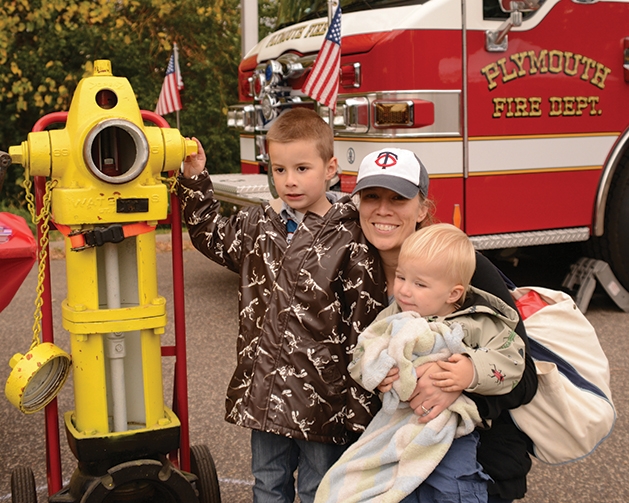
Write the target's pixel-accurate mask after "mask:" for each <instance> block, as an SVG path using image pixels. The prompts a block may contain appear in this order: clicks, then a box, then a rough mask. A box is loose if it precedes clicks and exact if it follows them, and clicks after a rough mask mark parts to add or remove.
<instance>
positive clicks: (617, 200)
mask: <svg viewBox="0 0 629 503" xmlns="http://www.w3.org/2000/svg"><path fill="white" fill-rule="evenodd" d="M592 241H593V245H594V251H595V256H596V257H597V258H602V259H603V260H605V261H606V262H607V263H608V264H609V266H610V267H611V269H612V271H613V272H614V275H615V276H616V278H617V279H618V281H620V283H622V285H623V286H624V287H625V288H626V289H629V261H628V260H627V257H629V154H625V155H624V156H623V158H622V159H621V161H620V163H619V165H618V168H617V169H616V173H615V174H614V178H613V179H612V183H611V186H610V190H609V195H608V198H607V206H606V208H605V233H604V234H603V235H602V236H601V237H600V238H593V240H592Z"/></svg>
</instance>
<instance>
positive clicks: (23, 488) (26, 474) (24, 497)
mask: <svg viewBox="0 0 629 503" xmlns="http://www.w3.org/2000/svg"><path fill="white" fill-rule="evenodd" d="M11 502H12V503H37V490H36V489H35V476H34V475H33V470H31V469H30V468H27V467H25V466H18V467H17V468H15V469H14V470H13V472H12V473H11Z"/></svg>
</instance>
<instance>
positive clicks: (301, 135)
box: [266, 108, 334, 162]
mask: <svg viewBox="0 0 629 503" xmlns="http://www.w3.org/2000/svg"><path fill="white" fill-rule="evenodd" d="M298 140H314V141H315V142H316V146H317V151H318V153H319V155H320V156H321V158H322V159H323V160H324V161H325V162H328V161H329V160H330V159H332V157H334V133H333V132H332V128H331V127H330V126H329V125H328V124H327V123H326V122H325V121H324V120H323V119H322V118H321V117H320V116H319V114H317V113H316V112H315V111H314V110H311V109H309V108H291V109H290V110H288V111H287V112H284V113H282V114H281V115H280V116H279V117H278V118H277V119H275V120H274V121H273V124H271V127H270V128H269V131H268V132H267V134H266V141H267V142H268V143H271V142H277V143H289V142H292V141H298Z"/></svg>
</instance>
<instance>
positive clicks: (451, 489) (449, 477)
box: [401, 432, 490, 503]
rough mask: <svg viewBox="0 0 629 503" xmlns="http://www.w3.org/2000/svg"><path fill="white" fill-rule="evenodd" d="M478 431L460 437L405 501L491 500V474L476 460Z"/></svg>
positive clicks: (453, 502) (457, 502) (456, 502)
mask: <svg viewBox="0 0 629 503" xmlns="http://www.w3.org/2000/svg"><path fill="white" fill-rule="evenodd" d="M477 447H478V433H476V432H472V433H470V434H469V435H465V436H463V437H459V438H457V439H455V440H454V441H453V442H452V445H451V446H450V449H449V450H448V452H447V453H446V455H445V456H444V457H443V459H442V460H441V462H440V463H439V465H437V467H436V468H435V470H434V471H433V472H432V473H431V474H430V475H429V477H428V478H427V479H426V480H424V482H423V483H422V485H420V486H419V487H418V488H417V489H415V492H413V493H411V494H409V495H408V496H407V497H406V498H404V499H403V500H402V502H401V503H487V480H490V479H489V476H488V475H486V474H485V472H484V471H483V467H482V466H481V465H480V464H479V463H478V461H476V449H477Z"/></svg>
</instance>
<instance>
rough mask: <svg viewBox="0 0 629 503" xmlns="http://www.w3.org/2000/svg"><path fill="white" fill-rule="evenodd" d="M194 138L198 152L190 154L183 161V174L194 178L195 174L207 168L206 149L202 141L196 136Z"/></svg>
mask: <svg viewBox="0 0 629 503" xmlns="http://www.w3.org/2000/svg"><path fill="white" fill-rule="evenodd" d="M192 140H193V141H194V142H196V144H197V149H198V151H197V153H194V154H190V155H189V156H188V157H186V159H185V160H184V162H183V176H184V177H185V178H192V177H193V176H195V175H199V174H200V173H202V172H203V170H204V169H205V160H206V158H205V150H203V146H202V145H201V142H200V141H199V140H197V139H196V138H195V137H192Z"/></svg>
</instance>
